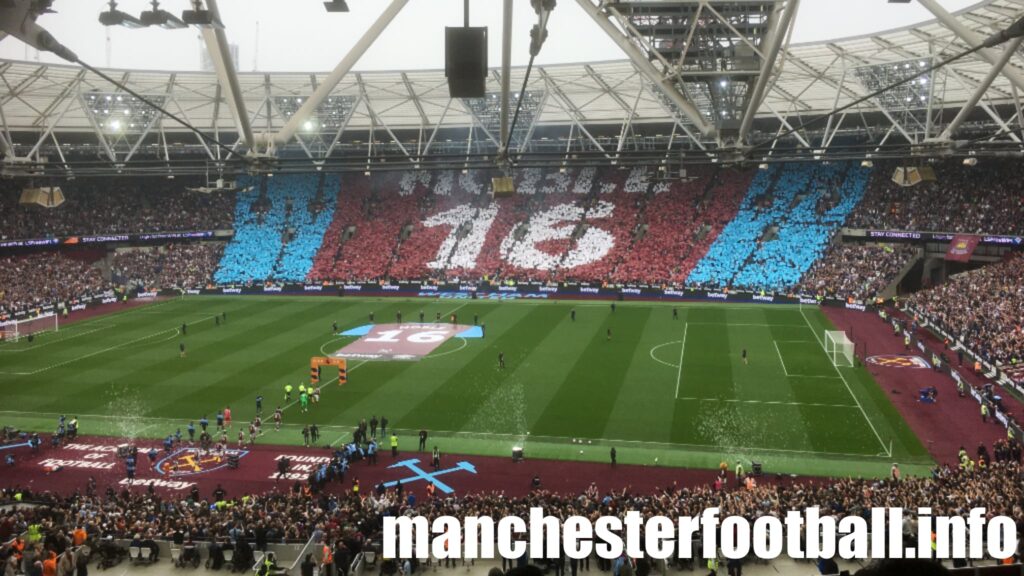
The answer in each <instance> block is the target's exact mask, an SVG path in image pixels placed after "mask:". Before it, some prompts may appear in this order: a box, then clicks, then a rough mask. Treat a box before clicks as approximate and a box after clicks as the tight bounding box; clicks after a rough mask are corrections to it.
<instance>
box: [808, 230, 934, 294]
mask: <svg viewBox="0 0 1024 576" xmlns="http://www.w3.org/2000/svg"><path fill="white" fill-rule="evenodd" d="M917 253H918V249H917V248H916V247H914V246H911V245H907V244H894V245H890V244H884V245H877V244H833V245H832V247H831V248H829V249H828V251H826V252H825V255H824V256H823V257H822V258H820V259H819V260H818V261H817V262H815V263H814V265H813V266H811V269H810V270H808V271H807V273H806V274H804V277H803V279H802V280H801V281H800V285H799V286H798V287H797V291H798V292H799V293H801V294H806V295H814V296H820V297H822V298H840V299H853V300H856V301H858V302H866V301H869V300H872V299H874V298H875V297H876V296H878V294H879V293H880V292H882V291H883V290H885V288H886V287H887V286H888V285H889V284H890V283H891V282H892V281H893V280H894V279H895V278H896V275H897V274H899V273H900V271H902V270H903V268H904V267H905V266H906V265H907V264H908V263H909V262H910V261H911V260H912V259H913V258H914V257H915V256H916V255H917Z"/></svg>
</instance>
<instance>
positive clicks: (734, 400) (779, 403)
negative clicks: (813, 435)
mask: <svg viewBox="0 0 1024 576" xmlns="http://www.w3.org/2000/svg"><path fill="white" fill-rule="evenodd" d="M676 400H683V401H687V402H726V403H729V404H757V405H767V406H807V407H815V408H857V405H856V404H825V403H821V402H790V401H788V400H744V399H742V398H698V397H696V396H682V397H680V398H676Z"/></svg>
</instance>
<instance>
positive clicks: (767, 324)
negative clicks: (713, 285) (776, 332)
mask: <svg viewBox="0 0 1024 576" xmlns="http://www.w3.org/2000/svg"><path fill="white" fill-rule="evenodd" d="M690 324H693V325H695V326H724V327H726V328H729V327H731V326H747V327H750V326H756V327H759V328H807V326H806V325H804V324H770V323H760V324H756V323H743V322H729V321H725V322H690Z"/></svg>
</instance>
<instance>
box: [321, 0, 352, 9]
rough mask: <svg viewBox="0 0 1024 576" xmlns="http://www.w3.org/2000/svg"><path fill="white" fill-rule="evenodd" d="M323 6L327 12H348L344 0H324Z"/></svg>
mask: <svg viewBox="0 0 1024 576" xmlns="http://www.w3.org/2000/svg"><path fill="white" fill-rule="evenodd" d="M324 8H326V9H327V11H328V12H348V4H347V3H346V2H345V0H331V1H330V2H324Z"/></svg>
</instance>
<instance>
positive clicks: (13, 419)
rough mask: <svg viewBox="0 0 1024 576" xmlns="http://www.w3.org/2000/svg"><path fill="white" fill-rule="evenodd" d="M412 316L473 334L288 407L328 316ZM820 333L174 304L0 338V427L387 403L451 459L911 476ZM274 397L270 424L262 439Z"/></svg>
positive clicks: (915, 444) (200, 300)
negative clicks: (895, 467)
mask: <svg viewBox="0 0 1024 576" xmlns="http://www.w3.org/2000/svg"><path fill="white" fill-rule="evenodd" d="M674 306H675V307H677V308H678V313H679V314H678V319H674V318H673V315H672V309H673V307H674ZM572 309H575V310H576V319H575V321H573V320H572V319H571V318H570V310H572ZM421 310H422V311H423V312H424V313H425V315H426V317H427V318H428V319H433V318H434V316H435V314H436V313H438V312H440V313H441V315H442V317H443V318H447V317H448V316H449V314H451V313H456V312H457V313H458V316H459V318H460V319H462V322H463V323H465V322H466V319H471V318H473V317H474V316H478V317H479V318H480V322H481V323H484V324H486V338H483V339H463V338H453V339H450V340H448V341H446V342H444V343H443V344H442V345H441V346H440V347H438V348H437V349H435V350H434V351H433V352H431V353H430V355H428V356H426V357H425V358H423V359H421V360H419V361H415V362H410V361H365V360H351V361H350V362H349V374H348V378H349V381H348V383H347V384H345V385H344V386H339V385H338V384H337V383H336V380H334V379H332V377H333V374H330V373H329V372H327V371H325V377H324V381H323V382H322V383H321V384H322V385H323V389H322V397H321V402H320V403H319V404H318V405H315V406H313V407H312V408H311V409H310V411H309V412H307V413H301V412H300V410H299V406H297V405H290V404H287V403H285V402H284V398H283V396H284V392H283V391H284V386H285V384H289V383H290V384H292V385H294V386H296V387H297V386H298V384H299V383H300V382H305V381H307V380H306V379H307V378H308V374H309V359H310V357H311V356H319V355H322V354H324V353H331V352H334V351H336V350H338V349H340V348H342V347H343V346H345V345H346V344H347V343H349V342H352V341H354V340H356V338H355V337H344V336H339V335H338V334H336V333H334V332H333V330H332V323H333V322H337V324H338V328H339V331H344V330H346V329H349V328H354V327H357V326H361V325H365V324H367V323H368V321H369V320H368V317H369V314H370V313H371V312H372V313H374V315H375V318H376V319H377V321H378V322H381V321H384V322H390V321H392V319H394V318H395V314H396V313H397V312H399V311H401V312H403V314H404V317H405V318H406V319H407V320H408V319H411V318H414V317H417V316H418V313H419V311H421ZM222 312H225V313H226V314H227V321H226V322H225V323H222V324H220V325H218V324H216V323H215V321H214V316H215V315H217V314H220V313H222ZM182 323H187V324H188V331H187V335H185V336H182V335H181V334H180V333H179V328H180V326H181V324H182ZM609 328H610V329H611V331H612V332H611V334H612V337H611V338H609V337H608V329H609ZM830 328H831V325H830V324H829V322H828V320H827V319H826V318H825V316H824V315H823V314H822V313H821V312H820V311H819V310H818V309H816V308H813V307H810V308H809V307H796V306H779V305H761V306H759V305H729V304H716V303H708V304H703V303H697V304H690V303H687V304H676V305H673V304H661V303H640V302H625V303H619V304H618V305H617V309H616V310H615V311H612V309H611V307H610V305H609V304H608V303H602V302H555V301H535V300H534V301H503V302H495V301H487V300H445V299H440V300H438V299H430V300H428V299H409V300H404V299H398V298H388V299H372V298H337V297H335V298H328V297H285V296H281V297H250V296H246V297H229V296H218V297H188V298H184V299H174V300H166V301H161V302H157V303H154V304H151V305H147V306H142V307H138V308H132V309H126V310H124V311H120V312H117V313H114V314H108V315H104V316H99V317H94V318H92V319H89V320H85V321H82V322H77V323H73V324H69V325H67V326H64V327H61V328H60V330H59V332H56V333H45V334H42V335H40V336H39V337H37V338H35V340H34V341H33V342H28V341H27V340H26V339H22V340H20V341H19V342H7V343H3V344H0V397H2V398H3V403H2V405H3V408H2V410H0V424H3V425H11V426H16V427H19V428H21V429H26V430H39V431H43V432H51V431H52V430H53V429H55V427H56V420H57V416H58V415H59V414H67V415H68V416H69V417H70V416H72V415H76V416H78V418H79V420H80V421H81V423H82V428H81V430H82V433H83V434H100V435H116V436H124V437H153V438H158V437H163V436H166V435H167V434H169V433H173V432H174V430H175V429H177V428H181V430H182V431H183V432H184V431H185V427H186V425H187V424H188V421H189V420H196V421H198V420H199V418H200V417H202V416H203V415H207V416H208V417H209V418H210V419H211V420H212V419H213V416H214V414H215V413H216V412H217V410H218V409H220V408H223V407H224V406H230V407H231V408H232V412H233V415H234V421H235V422H246V421H247V420H248V419H250V418H252V417H253V415H254V413H255V398H256V396H257V395H258V394H261V395H263V396H264V397H265V400H264V412H265V415H264V418H265V422H266V425H265V426H264V429H265V430H267V433H266V434H265V435H264V436H263V438H261V439H260V441H261V442H265V443H275V444H295V443H301V435H300V433H299V432H300V429H301V428H302V426H303V425H305V424H308V423H316V424H317V425H318V426H319V427H320V428H321V435H322V436H323V437H324V438H326V439H328V440H332V441H334V442H343V441H348V440H349V439H350V438H351V432H352V429H353V428H354V426H355V425H356V424H357V423H358V421H359V420H360V419H361V418H366V419H369V418H370V417H371V416H373V415H376V416H378V417H380V416H382V415H383V416H387V417H388V419H389V420H390V422H391V428H393V429H396V430H398V433H399V435H400V438H401V441H402V442H403V443H404V445H405V446H409V445H411V444H413V443H414V442H415V441H416V440H415V435H416V433H417V432H418V431H419V430H420V429H421V428H425V429H427V430H429V431H430V434H431V439H430V443H431V444H437V445H438V446H439V447H440V448H441V449H442V450H443V451H446V452H453V453H454V452H461V453H470V454H491V455H501V456H507V455H510V453H511V449H512V447H513V446H522V447H523V448H524V449H525V452H526V455H527V456H528V457H546V458H561V459H569V460H597V461H604V460H607V458H608V450H609V447H611V446H615V447H616V449H617V451H618V454H619V460H620V461H621V462H626V463H637V464H655V463H657V464H660V465H677V466H691V467H703V468H714V467H717V466H718V464H719V462H721V461H729V462H733V461H734V460H735V459H737V458H742V459H745V460H747V461H748V462H749V461H756V462H761V463H762V464H763V466H764V468H765V470H766V471H768V472H787V473H802V474H821V475H832V476H848V475H850V476H872V475H875V476H877V475H884V474H885V473H886V472H887V471H888V468H889V466H890V465H891V463H892V462H899V463H900V464H901V467H903V468H904V469H905V470H906V471H908V472H917V473H923V472H925V471H926V470H927V467H928V466H929V465H930V464H931V459H930V457H929V456H928V454H927V452H926V451H925V449H924V448H923V447H922V445H921V443H920V441H919V440H918V439H917V438H916V436H915V435H914V434H913V433H912V432H911V431H910V429H909V428H908V427H907V425H906V423H905V422H904V421H903V419H902V418H901V417H900V415H899V413H898V412H897V411H896V409H895V408H894V407H893V406H892V405H891V403H890V402H889V401H888V399H887V398H886V396H885V394H884V393H883V392H882V390H880V389H879V388H878V386H877V384H876V383H875V382H874V380H873V379H872V378H871V376H870V375H869V374H868V373H867V372H866V371H865V370H864V369H863V368H861V367H854V368H844V367H835V366H834V365H833V364H832V362H831V361H830V360H829V357H828V355H827V354H826V353H825V350H824V346H823V343H824V332H825V331H826V330H828V329H830ZM182 341H184V342H185V343H186V345H187V352H188V354H187V357H186V358H179V354H178V346H179V342H182ZM743 350H746V351H747V354H748V362H747V363H744V361H743V359H742V351H743ZM499 352H503V353H504V356H505V362H506V368H505V369H504V370H502V369H499V368H498V361H497V357H498V353H499ZM278 404H281V405H282V406H283V407H284V408H285V412H284V422H285V426H284V427H283V428H282V430H281V431H280V432H274V431H273V426H272V424H271V423H270V422H269V420H270V418H269V413H270V412H272V411H273V409H274V407H275V406H276V405H278ZM233 440H234V438H232V441H233Z"/></svg>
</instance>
